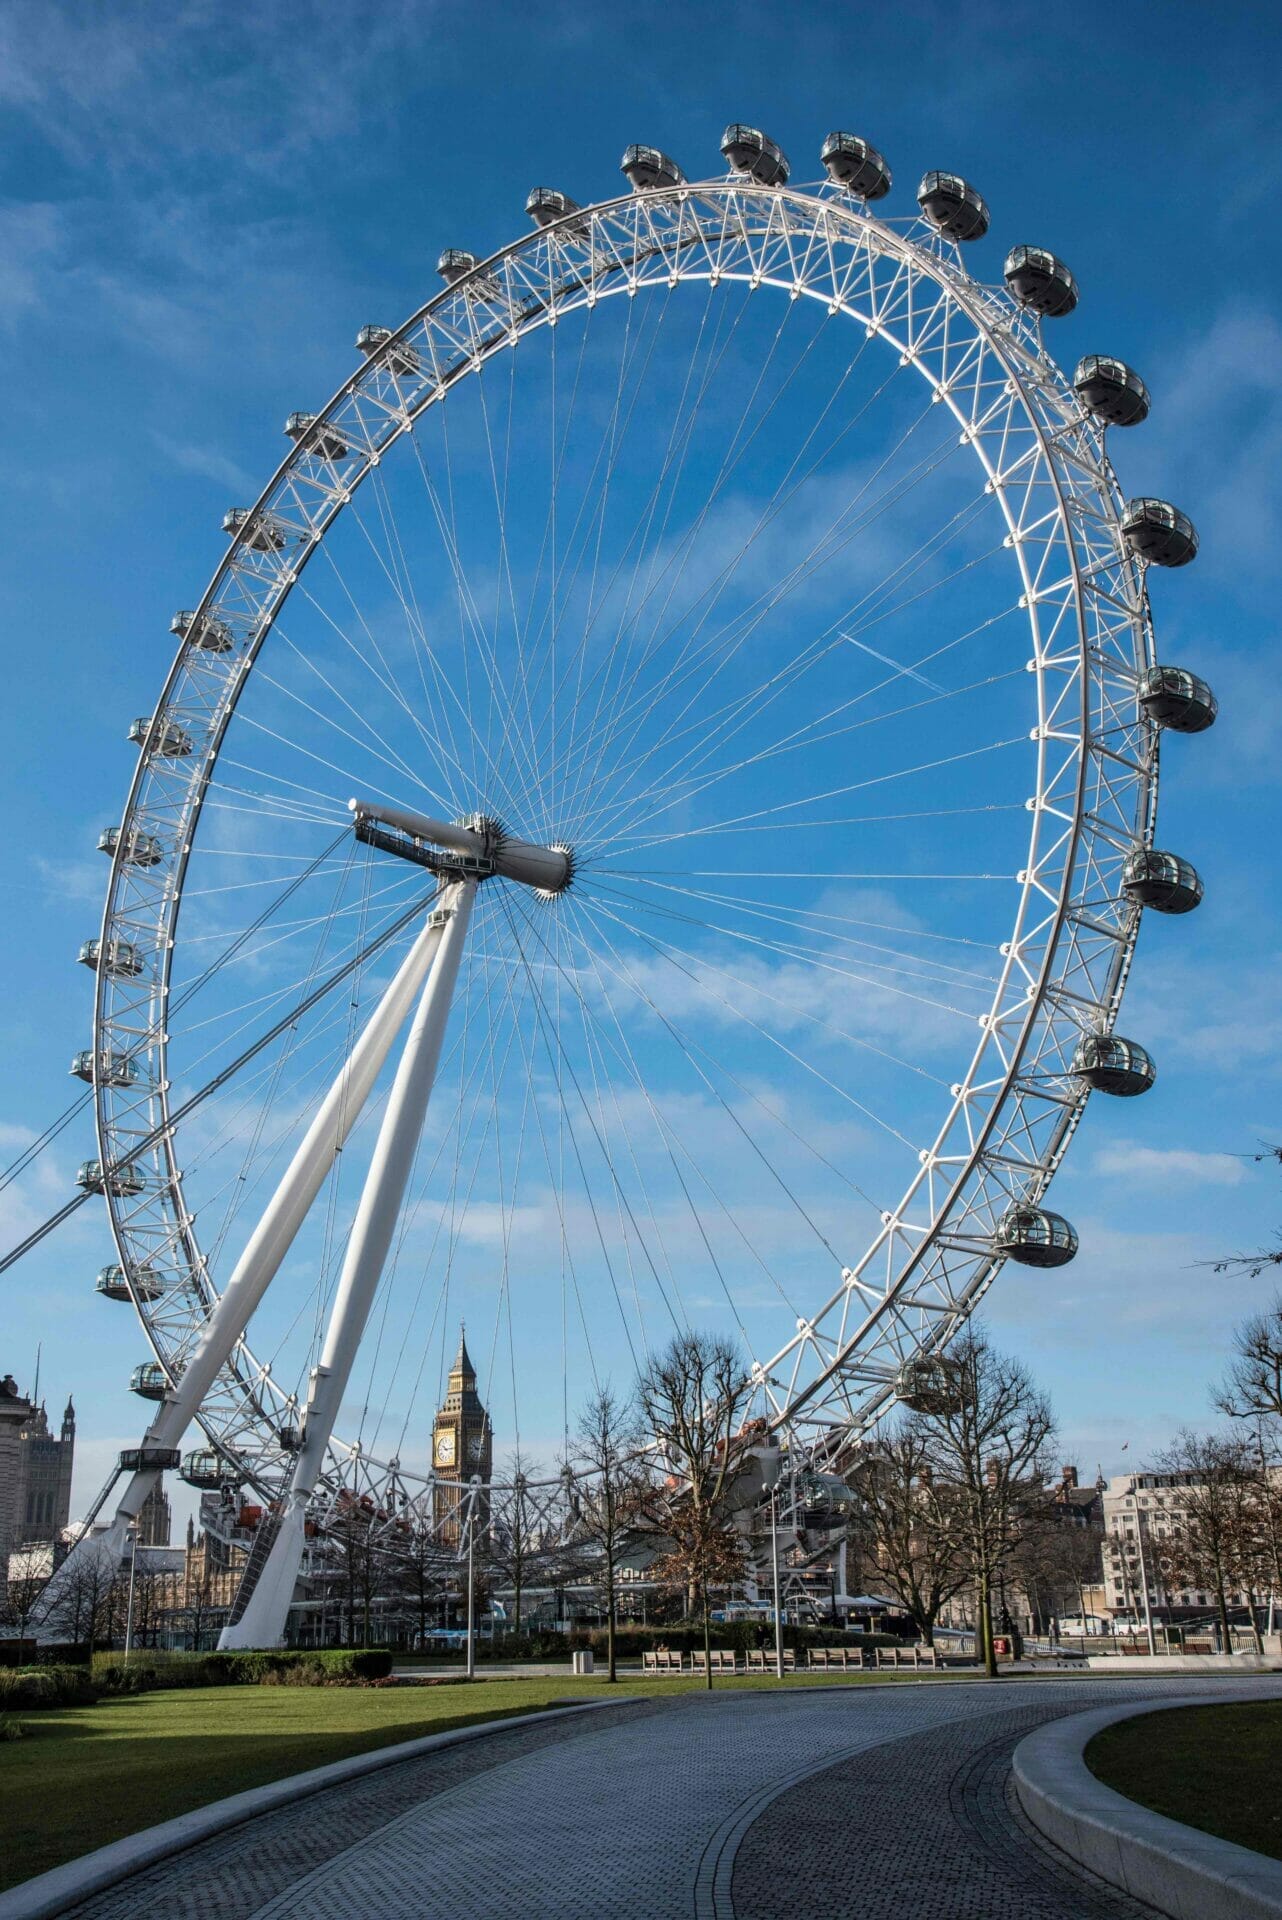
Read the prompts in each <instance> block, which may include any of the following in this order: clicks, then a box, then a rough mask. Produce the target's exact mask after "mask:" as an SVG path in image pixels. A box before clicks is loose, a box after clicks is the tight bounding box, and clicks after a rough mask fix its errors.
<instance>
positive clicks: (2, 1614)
mask: <svg viewBox="0 0 1282 1920" xmlns="http://www.w3.org/2000/svg"><path fill="white" fill-rule="evenodd" d="M51 1565H52V1550H51V1549H50V1548H49V1547H45V1546H30V1547H18V1548H17V1549H16V1550H15V1551H14V1552H13V1553H11V1554H10V1555H9V1578H8V1582H7V1585H6V1587H5V1598H4V1605H3V1607H2V1608H0V1620H3V1621H4V1624H5V1625H6V1626H7V1627H14V1628H15V1629H16V1630H17V1634H18V1637H19V1639H20V1640H25V1639H26V1637H27V1629H28V1627H29V1626H31V1624H32V1622H33V1620H34V1619H36V1618H37V1617H38V1614H39V1606H38V1602H39V1599H40V1596H41V1594H42V1593H43V1592H44V1590H45V1587H46V1586H47V1585H48V1583H49V1572H50V1567H51Z"/></svg>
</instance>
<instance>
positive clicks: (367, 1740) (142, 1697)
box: [0, 1674, 910, 1887]
mask: <svg viewBox="0 0 1282 1920" xmlns="http://www.w3.org/2000/svg"><path fill="white" fill-rule="evenodd" d="M885 1677H886V1676H884V1675H880V1676H878V1675H872V1674H869V1675H867V1676H861V1675H852V1676H850V1677H849V1679H847V1680H846V1682H845V1684H847V1685H850V1686H859V1685H861V1684H866V1681H867V1680H872V1679H874V1678H881V1679H884V1678H885ZM909 1677H910V1676H905V1678H909ZM842 1679H843V1676H841V1675H824V1674H814V1675H805V1676H797V1677H795V1678H792V1679H789V1680H785V1681H783V1682H780V1681H778V1680H775V1679H774V1678H773V1677H770V1678H767V1679H765V1680H762V1679H761V1678H759V1677H757V1676H755V1675H754V1676H752V1677H751V1678H739V1679H736V1680H730V1679H723V1680H718V1681H717V1683H716V1685H717V1689H718V1690H719V1691H720V1690H722V1689H723V1688H726V1687H733V1688H736V1689H739V1688H744V1687H751V1688H756V1689H760V1688H763V1687H764V1688H766V1689H769V1688H771V1687H778V1686H780V1685H781V1684H782V1685H784V1686H806V1685H822V1684H826V1685H829V1686H831V1685H834V1684H841V1682H842ZM702 1684H703V1683H702V1681H700V1680H697V1679H695V1678H693V1677H691V1678H682V1679H669V1680H642V1679H639V1678H638V1679H627V1680H623V1681H621V1682H620V1683H619V1684H618V1685H617V1686H614V1687H611V1686H609V1685H608V1683H607V1682H605V1681H603V1680H583V1679H572V1678H571V1677H570V1676H569V1675H568V1674H565V1675H550V1676H547V1677H546V1678H540V1679H531V1680H523V1679H512V1680H477V1681H474V1682H472V1683H471V1684H470V1685H469V1684H468V1683H467V1682H465V1681H464V1682H457V1683H454V1684H449V1683H446V1682H440V1681H438V1682H437V1683H436V1684H434V1685H432V1686H425V1687H414V1686H409V1687H390V1688H378V1687H243V1686H242V1687H206V1688H198V1689H195V1690H189V1689H184V1690H182V1691H178V1690H175V1691H172V1692H163V1693H146V1694H139V1695H133V1696H128V1697H125V1698H122V1699H104V1700H100V1701H99V1703H98V1704H97V1705H96V1706H92V1707H65V1708H48V1709H44V1710H41V1711H39V1712H30V1713H22V1714H20V1715H14V1716H12V1717H13V1718H16V1719H18V1720H19V1721H20V1723H21V1726H22V1729H23V1735H22V1738H21V1739H19V1740H13V1741H7V1742H3V1743H0V1833H3V1834H4V1836H5V1846H4V1848H3V1849H2V1850H0V1887H8V1886H13V1885H15V1884H17V1882H19V1881H21V1880H27V1879H30V1878H31V1877H32V1876H33V1875H34V1874H37V1873H44V1872H46V1871H47V1870H48V1869H49V1868H50V1867H57V1866H61V1865H62V1864H63V1862H64V1861H67V1860H73V1859H75V1857H76V1856H77V1855H78V1854H82V1853H89V1852H91V1851H92V1850H93V1849H94V1848H95V1847H103V1846H106V1845H107V1844H108V1842H109V1841H112V1840H119V1839H121V1838H123V1836H124V1835H125V1834H128V1833H136V1832H138V1830H139V1829H140V1828H142V1827H150V1826H155V1825H156V1824H157V1823H158V1822H160V1821H162V1820H171V1819H173V1818H174V1817H175V1816H176V1815H177V1814H180V1813H189V1812H190V1811H191V1809H192V1808H193V1807H201V1806H205V1805H207V1804H208V1803H209V1802H210V1801H211V1800H222V1799H224V1798H225V1797H226V1796H227V1795H228V1794H232V1793H240V1792H243V1791H244V1790H245V1789H246V1788H248V1787H257V1786H263V1785H265V1784H266V1783H267V1782H268V1781H270V1780H279V1779H282V1778H283V1777H284V1776H285V1775H286V1774H291V1773H301V1772H304V1771H305V1770H306V1769H308V1768H310V1767H321V1766H325V1765H327V1764H328V1762H330V1761H331V1760H342V1759H345V1758H346V1757H347V1756H348V1755H349V1754H354V1753H368V1752H371V1751H373V1750H374V1749H375V1748H377V1747H385V1746H392V1745H394V1744H395V1743H396V1742H397V1741H400V1740H414V1739H417V1738H419V1737H420V1736H421V1735H423V1734H428V1733H447V1732H449V1731H450V1730H451V1729H452V1728H454V1727H464V1726H470V1725H473V1724H476V1723H479V1722H481V1721H485V1720H496V1719H502V1718H504V1717H505V1716H507V1715H511V1714H519V1713H537V1712H538V1711H539V1710H540V1709H541V1708H544V1707H549V1706H553V1705H563V1704H564V1703H565V1702H566V1701H567V1700H568V1699H570V1698H574V1699H576V1700H577V1699H580V1698H581V1699H584V1700H591V1699H602V1698H606V1697H614V1698H621V1697H627V1696H630V1695H640V1696H645V1697H651V1698H660V1699H666V1698H668V1697H670V1696H671V1695H673V1694H676V1693H690V1692H693V1691H695V1690H696V1689H697V1688H700V1687H701V1686H702Z"/></svg>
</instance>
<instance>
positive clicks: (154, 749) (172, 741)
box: [129, 713, 192, 760]
mask: <svg viewBox="0 0 1282 1920" xmlns="http://www.w3.org/2000/svg"><path fill="white" fill-rule="evenodd" d="M129 738H130V740H131V741H132V742H133V744H134V746H136V747H142V748H143V749H144V751H146V752H148V753H159V754H162V755H163V756H164V758H165V759H166V760H182V759H185V757H186V756H187V755H188V754H189V753H190V752H191V750H192V738H191V735H190V734H189V733H188V732H187V731H186V729H185V728H183V727H180V726H179V725H178V723H177V721H176V720H166V719H165V717H164V715H163V714H159V713H158V714H157V715H156V716H155V718H154V719H149V718H148V717H147V715H146V714H144V715H143V716H142V718H141V719H138V720H131V721H130V723H129Z"/></svg>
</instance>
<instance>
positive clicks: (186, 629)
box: [169, 608, 235, 653]
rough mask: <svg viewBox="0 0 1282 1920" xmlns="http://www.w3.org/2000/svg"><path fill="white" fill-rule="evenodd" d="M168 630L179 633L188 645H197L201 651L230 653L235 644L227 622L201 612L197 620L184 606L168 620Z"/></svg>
mask: <svg viewBox="0 0 1282 1920" xmlns="http://www.w3.org/2000/svg"><path fill="white" fill-rule="evenodd" d="M169 631H170V633H177V634H181V636H182V638H183V639H184V640H185V641H186V642H187V644H188V646H192V647H199V648H200V650H201V652H202V653H230V652H231V650H232V647H233V646H234V645H235V642H234V641H233V639H232V632H231V628H230V627H229V626H228V625H227V623H226V622H225V621H223V620H216V619H215V618H214V616H213V615H212V614H209V613H205V614H202V615H201V617H200V619H199V620H198V619H197V618H196V616H195V614H194V613H191V612H189V611H188V610H187V609H185V608H184V610H183V611H182V612H181V613H176V614H175V615H174V617H173V619H172V620H171V621H170V622H169Z"/></svg>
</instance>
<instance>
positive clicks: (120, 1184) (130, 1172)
mask: <svg viewBox="0 0 1282 1920" xmlns="http://www.w3.org/2000/svg"><path fill="white" fill-rule="evenodd" d="M76 1185H77V1186H78V1187H81V1188H83V1190H84V1191H85V1192H86V1193H106V1192H107V1191H108V1190H110V1191H111V1192H112V1193H113V1194H115V1195H117V1196H120V1195H122V1194H128V1195H132V1194H136V1193H141V1192H142V1190H143V1187H144V1186H145V1185H146V1182H145V1181H144V1179H143V1177H142V1175H141V1173H139V1171H138V1169H137V1167H135V1166H133V1165H132V1164H131V1163H130V1162H128V1161H127V1162H126V1163H125V1165H124V1166H121V1167H117V1168H116V1169H115V1171H114V1173H113V1174H112V1175H111V1178H110V1179H109V1180H108V1178H107V1177H106V1176H105V1175H104V1173H103V1170H102V1162H101V1160H84V1161H82V1162H81V1164H80V1166H79V1167H78V1168H77V1169H76Z"/></svg>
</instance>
